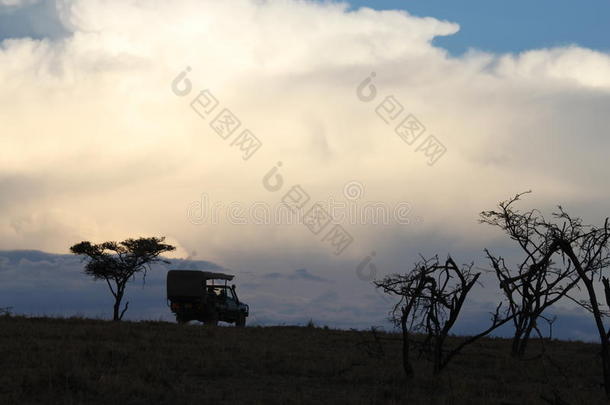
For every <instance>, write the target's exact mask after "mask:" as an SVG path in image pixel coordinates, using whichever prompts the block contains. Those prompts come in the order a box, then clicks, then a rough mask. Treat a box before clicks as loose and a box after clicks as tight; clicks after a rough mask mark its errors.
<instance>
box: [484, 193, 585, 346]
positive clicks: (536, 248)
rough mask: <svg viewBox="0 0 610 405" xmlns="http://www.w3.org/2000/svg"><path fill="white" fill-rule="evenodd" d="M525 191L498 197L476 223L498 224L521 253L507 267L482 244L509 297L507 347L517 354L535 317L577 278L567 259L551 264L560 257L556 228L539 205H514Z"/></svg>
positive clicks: (567, 290) (535, 319)
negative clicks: (502, 198)
mask: <svg viewBox="0 0 610 405" xmlns="http://www.w3.org/2000/svg"><path fill="white" fill-rule="evenodd" d="M526 193H529V191H528V192H526ZM526 193H520V194H517V195H515V196H514V197H513V198H511V199H509V200H506V201H502V202H500V203H499V204H498V208H497V210H492V211H483V212H481V214H480V222H481V223H486V224H489V225H493V226H497V227H499V228H500V229H502V230H503V231H504V232H506V233H507V234H508V236H509V237H510V239H512V240H513V241H515V242H516V243H517V244H518V246H519V248H520V249H521V251H522V252H523V253H524V258H523V259H522V260H521V262H520V263H519V264H517V265H516V266H514V267H509V266H507V264H506V262H505V260H504V258H502V257H501V256H494V255H493V254H492V253H491V252H490V251H489V250H488V249H485V252H486V254H487V258H488V259H489V261H490V262H491V265H492V267H493V269H494V271H495V274H496V277H497V278H498V281H499V282H500V288H501V289H502V291H503V292H504V295H505V297H506V299H507V301H508V311H509V313H511V314H514V315H515V316H514V318H513V324H514V327H515V331H514V334H513V338H512V345H511V352H512V355H513V356H518V357H522V356H523V355H524V354H525V350H526V347H527V344H528V342H529V339H530V337H531V335H532V333H533V331H534V330H536V329H537V322H538V320H539V319H540V318H544V315H543V313H544V311H546V310H547V309H548V308H549V307H550V306H551V305H553V304H554V303H555V302H557V301H558V300H560V299H561V298H562V297H564V296H565V295H566V294H567V293H568V292H569V291H570V290H571V289H572V288H573V287H574V286H575V285H576V284H577V283H578V281H579V279H578V275H577V274H576V272H575V271H574V267H573V266H572V265H571V263H570V262H569V261H568V262H566V261H563V262H562V263H560V264H559V265H556V263H554V262H553V260H552V258H553V256H560V247H559V243H558V241H557V240H556V237H555V235H557V233H558V232H560V228H559V227H558V226H557V225H556V224H554V223H553V222H551V221H547V220H546V219H545V218H544V217H543V216H542V214H540V212H539V211H538V210H530V211H526V212H520V211H519V210H517V209H515V207H514V205H515V203H516V202H517V201H519V200H520V198H521V196H523V195H524V194H526Z"/></svg>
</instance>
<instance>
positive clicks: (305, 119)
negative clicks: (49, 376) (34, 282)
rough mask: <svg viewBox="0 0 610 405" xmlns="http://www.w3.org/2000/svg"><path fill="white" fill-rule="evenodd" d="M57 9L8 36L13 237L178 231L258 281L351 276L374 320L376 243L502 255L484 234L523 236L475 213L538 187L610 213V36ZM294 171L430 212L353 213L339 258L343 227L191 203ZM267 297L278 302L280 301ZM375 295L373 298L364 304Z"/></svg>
mask: <svg viewBox="0 0 610 405" xmlns="http://www.w3.org/2000/svg"><path fill="white" fill-rule="evenodd" d="M5 3H6V1H5ZM53 9H54V11H53V13H54V16H51V13H46V14H45V15H47V16H48V18H49V21H51V20H53V21H55V22H56V23H57V24H60V28H61V30H55V29H53V30H47V31H46V32H47V33H50V32H54V33H55V34H48V35H43V36H40V34H39V36H38V37H37V36H36V35H29V33H28V35H25V34H24V35H18V34H19V32H18V31H13V32H6V33H3V34H2V37H3V38H6V39H4V40H3V41H2V42H1V44H0V85H1V86H2V89H3V90H2V92H1V93H0V126H1V127H2V128H3V136H2V137H1V138H0V173H2V175H1V177H0V195H1V196H2V197H1V200H0V208H1V209H2V215H1V216H0V248H2V249H30V248H36V249H42V250H46V251H51V252H57V253H66V252H67V249H68V247H69V246H70V245H71V244H73V243H75V242H78V241H80V240H93V241H104V240H121V239H124V238H127V237H132V236H138V235H166V236H168V240H169V241H170V243H174V244H176V245H177V246H178V247H179V250H178V252H177V254H176V255H177V256H182V257H184V256H186V255H188V254H190V252H193V251H196V252H197V257H198V258H205V259H206V260H209V261H210V262H218V263H223V265H225V266H226V267H227V268H230V269H236V271H239V272H246V271H248V272H250V273H251V274H252V275H253V276H252V279H251V280H247V281H245V282H250V283H251V285H260V283H262V281H261V276H262V275H264V274H267V273H271V274H273V273H278V274H280V275H282V277H279V278H278V280H279V281H278V282H277V285H276V286H275V287H274V288H284V289H286V291H290V292H291V293H292V295H295V297H291V298H290V299H291V300H292V301H290V302H292V304H291V305H294V308H298V305H301V304H303V303H305V304H303V305H307V303H309V302H311V299H313V298H314V297H315V296H317V295H319V294H322V293H323V291H321V290H320V288H321V287H322V284H323V283H317V284H320V286H318V288H317V289H315V290H313V289H312V291H305V292H301V291H296V289H297V287H295V285H291V282H292V281H297V280H303V281H305V280H311V279H312V277H313V278H316V277H318V278H321V279H328V280H336V281H337V283H338V284H337V285H340V286H341V289H342V291H338V294H339V296H340V302H341V305H342V306H341V308H352V307H351V305H352V304H354V303H355V304H354V305H355V307H356V308H357V309H355V310H354V311H355V312H351V313H341V314H336V315H335V316H336V319H339V318H340V317H342V316H345V317H346V318H345V319H357V318H358V316H359V315H361V314H362V313H368V312H367V311H374V310H379V311H380V314H382V315H381V316H383V314H384V311H385V309H384V308H385V307H384V304H383V302H382V301H374V300H375V298H374V297H376V295H375V293H374V292H372V291H373V290H372V288H371V286H370V284H369V283H367V282H363V281H362V280H360V279H359V278H358V276H357V274H356V272H355V269H356V267H357V266H358V265H359V263H361V262H362V261H363V259H364V258H365V257H367V256H370V255H371V252H373V251H374V252H376V256H374V263H375V266H376V268H377V269H378V274H384V273H388V272H392V271H398V270H401V269H405V268H406V267H407V266H408V265H410V264H411V263H412V262H413V261H414V260H416V258H417V253H419V252H422V253H426V254H432V253H439V254H441V255H444V254H445V253H447V252H450V253H453V254H455V255H456V256H458V257H460V259H461V260H463V261H464V262H469V261H472V260H476V261H479V263H478V264H479V265H484V262H483V263H481V256H482V255H481V251H482V248H483V247H489V246H490V245H492V246H491V247H493V246H496V245H502V241H503V240H504V239H503V236H502V235H501V234H499V233H496V232H494V231H493V230H492V229H488V228H487V227H484V226H482V225H476V224H475V221H476V218H477V213H478V212H480V211H482V210H484V209H490V208H491V207H493V206H494V205H495V204H496V202H497V201H499V200H501V199H504V198H507V197H509V196H511V195H513V194H514V193H516V192H520V191H524V190H528V189H533V190H534V191H535V193H534V194H533V195H532V197H531V198H528V200H527V201H526V202H525V204H526V205H527V206H528V207H533V206H535V207H539V208H541V209H542V210H543V211H545V212H548V211H550V210H552V208H553V206H554V205H555V204H557V203H562V204H563V205H564V206H565V207H566V208H567V209H568V210H569V211H570V212H571V213H574V214H576V215H583V216H585V220H586V222H598V221H599V220H600V219H601V217H602V216H603V215H604V214H605V212H604V211H605V210H606V209H607V206H608V204H607V203H608V200H609V193H610V191H609V190H610V187H608V186H609V185H610V183H609V181H610V180H608V178H607V176H606V175H605V173H607V168H606V163H605V162H606V154H607V152H606V151H607V150H608V147H609V146H610V145H609V142H610V141H609V138H608V137H607V136H606V135H607V128H608V127H610V125H609V124H610V118H609V116H608V114H607V113H606V112H607V111H608V108H609V107H610V82H609V81H608V78H609V77H610V62H609V60H610V59H609V58H610V56H609V55H608V54H606V53H602V52H597V51H592V50H589V49H584V48H579V47H577V46H567V47H559V48H553V49H537V50H531V51H528V52H524V53H521V54H515V55H513V54H508V55H496V54H490V53H484V52H479V51H476V50H474V51H471V52H470V53H467V54H465V55H464V56H461V57H458V58H453V57H450V56H449V55H448V54H447V52H445V50H443V49H441V48H438V47H436V46H435V45H434V44H433V40H434V38H436V37H438V36H443V35H452V34H455V33H456V32H457V31H458V30H459V26H458V25H457V24H455V23H452V22H447V21H441V20H439V19H436V18H432V17H426V18H422V17H415V16H413V15H410V14H409V13H407V12H403V11H375V10H371V9H367V8H362V9H357V10H352V9H350V8H349V7H348V5H347V4H336V3H316V2H304V1H266V2H258V1H246V0H236V1H231V2H214V1H195V0H184V1H180V2H169V1H167V2H164V1H158V2H140V1H135V0H131V1H118V0H106V1H90V0H87V1H85V0H76V1H71V2H67V1H65V2H64V1H57V2H55V4H54V7H53ZM49 24H50V23H49ZM0 25H1V24H0ZM60 31H61V32H62V33H63V34H61V35H60V34H57V32H60ZM187 66H189V67H190V68H191V70H190V72H189V74H188V80H190V83H191V85H192V89H191V93H189V95H188V96H184V97H180V96H177V95H176V94H174V93H173V92H172V90H171V89H172V88H171V83H172V81H173V80H174V79H175V78H176V77H177V76H178V75H179V74H180V72H182V71H183V70H184V69H186V67H187ZM372 72H374V73H375V77H374V78H373V82H372V83H373V85H374V86H375V88H376V89H377V96H376V98H375V100H373V101H371V102H363V101H361V100H360V99H359V98H358V97H357V93H356V92H357V87H358V86H359V85H360V84H361V83H362V82H363V80H365V79H366V78H367V77H369V76H370V75H371V73H372ZM204 89H208V90H210V91H211V92H212V94H213V95H214V96H215V97H216V98H217V99H218V100H219V102H220V106H219V107H218V108H219V109H220V108H228V109H230V110H231V111H232V112H233V113H234V114H235V115H236V116H237V117H238V118H239V120H240V121H241V123H242V127H241V128H242V129H243V128H248V129H249V130H250V131H252V133H253V134H255V135H256V136H257V137H258V138H259V139H260V140H261V141H262V143H263V147H262V148H261V149H260V150H259V151H258V152H257V153H256V155H254V156H253V157H252V158H251V159H250V160H247V161H244V160H243V158H242V154H241V152H240V151H239V150H238V149H237V148H236V145H235V144H232V142H233V140H234V138H235V136H236V135H235V136H234V137H233V138H231V139H229V140H226V141H225V140H223V139H222V138H221V137H220V136H218V134H216V132H214V130H213V129H211V128H210V120H211V119H213V117H209V118H208V119H203V118H201V117H200V116H199V115H197V114H196V113H195V112H194V111H193V109H192V108H191V105H190V103H191V102H192V101H193V99H194V98H195V97H196V96H197V95H198V94H199V92H200V91H202V90H204ZM387 96H394V98H395V100H396V101H398V102H399V103H400V104H401V105H402V108H403V112H402V115H400V118H399V119H402V117H405V116H406V115H407V114H413V115H414V116H415V117H416V118H417V119H418V120H419V121H421V123H422V124H423V125H424V126H425V128H426V132H425V134H424V135H423V137H422V138H421V139H424V138H425V137H426V136H428V135H430V134H433V135H435V136H436V137H437V138H438V139H439V140H440V141H441V142H442V143H443V144H444V145H445V146H446V148H447V152H446V154H445V155H443V157H442V158H441V159H440V160H439V161H438V162H437V163H436V164H435V165H434V166H429V165H428V164H427V158H426V156H425V155H424V153H423V152H422V151H421V150H419V151H418V150H417V144H414V145H408V144H407V143H405V142H404V141H403V140H402V139H401V138H400V137H399V136H397V135H396V133H395V132H394V128H395V126H396V125H397V121H394V122H392V123H386V122H384V120H383V119H382V118H381V117H380V116H379V115H378V113H379V112H380V111H381V110H379V109H378V106H379V105H380V103H381V102H382V101H383V100H384V99H385V97H387ZM240 130H241V129H240ZM278 162H282V166H281V169H280V174H281V175H282V176H283V179H284V187H283V188H282V190H281V191H277V192H270V191H268V190H267V189H265V188H264V187H263V186H262V180H263V177H264V176H265V174H266V173H268V172H269V170H270V169H271V168H272V167H274V166H275V165H276V164H277V163H278ZM352 181H358V182H360V183H362V184H364V185H365V186H366V187H365V189H364V194H362V195H361V196H360V199H357V200H352V199H349V198H348V197H346V196H345V195H344V194H343V189H344V186H345V185H346V184H347V183H349V182H352ZM295 185H299V186H301V187H302V188H303V189H304V190H306V191H307V192H308V193H309V195H310V197H311V199H310V204H311V203H313V202H314V201H316V200H324V201H328V200H329V199H333V200H334V201H336V202H338V203H341V204H344V205H345V206H346V207H352V206H353V205H357V204H364V203H366V202H383V203H385V204H387V205H389V206H396V204H398V203H400V202H408V203H409V206H410V207H411V211H410V213H409V218H410V222H409V224H390V225H372V224H350V223H345V224H343V225H344V226H345V228H346V229H347V230H348V231H349V232H350V234H351V235H352V236H353V238H354V242H353V243H352V245H351V246H350V247H349V249H347V250H346V251H345V252H344V253H343V254H342V255H341V256H339V257H337V256H335V255H333V254H332V248H331V247H330V246H329V245H328V243H327V241H323V239H324V234H315V235H314V234H313V233H312V232H310V231H309V230H308V229H307V228H306V227H305V226H303V225H300V224H293V225H286V224H268V225H258V224H255V223H246V224H242V225H237V224H234V223H233V224H232V223H229V222H228V221H227V217H226V215H225V214H226V213H223V215H220V216H219V217H218V218H215V219H212V217H210V218H208V219H207V221H205V222H203V223H195V222H194V221H193V220H192V219H193V218H191V217H189V216H188V215H187V213H188V209H189V207H191V206H192V204H193V203H196V202H197V201H198V200H199V199H200V198H201V195H202V193H207V194H208V195H210V196H211V198H213V199H214V200H215V201H222V202H224V203H225V206H226V205H229V204H236V205H241V206H247V205H251V204H253V203H255V202H261V203H268V204H271V205H273V204H277V203H279V202H280V201H281V199H282V197H283V196H284V195H285V194H286V192H287V191H288V190H289V189H290V188H291V187H292V186H295ZM237 208H239V207H237ZM237 211H239V210H237ZM502 247H504V248H506V245H502ZM286 269H302V273H289V272H288V273H287V270H286ZM305 269H307V270H305ZM314 274H315V275H314ZM322 275H323V276H322ZM290 277H294V279H290ZM24 280H26V281H28V280H29V281H31V279H28V278H26V279H24ZM26 281H24V282H23V283H24V284H23V285H25V284H26ZM29 281H28V282H29ZM263 281H264V279H263ZM318 281H323V280H318ZM274 283H275V282H274ZM263 284H264V283H263ZM293 284H294V283H293ZM309 284H313V283H309ZM337 289H338V287H337ZM274 291H275V292H276V293H277V291H278V290H274ZM255 293H256V294H259V292H258V291H255V292H253V293H252V294H250V293H249V292H247V295H249V297H250V298H253V299H260V300H261V302H263V301H265V300H267V301H266V302H268V303H269V307H268V308H272V305H271V304H273V303H277V302H279V301H277V302H276V301H275V298H273V297H272V295H273V294H272V292H260V295H258V296H256V295H255ZM301 294H304V295H303V296H301ZM480 294H482V295H483V294H484V293H483V292H481V293H480ZM365 299H366V300H368V301H366V302H367V303H370V304H371V305H375V306H374V307H371V308H373V309H371V308H366V307H362V306H359V305H360V302H363V300H365ZM492 299H493V298H492ZM280 301H281V300H280ZM363 305H364V304H363ZM326 309H327V308H325V309H324V311H322V313H323V314H325V313H326V314H327V313H329V312H327V311H326ZM265 311H268V312H263V313H261V317H263V318H265V317H267V319H271V318H272V317H273V316H275V315H276V313H275V312H274V310H273V309H268V310H267V309H266V310H265ZM295 311H296V309H295ZM346 311H347V310H346ZM295 316H296V315H295Z"/></svg>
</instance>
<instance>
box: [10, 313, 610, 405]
mask: <svg viewBox="0 0 610 405" xmlns="http://www.w3.org/2000/svg"><path fill="white" fill-rule="evenodd" d="M378 337H379V340H378V342H379V344H378V343H376V340H375V339H374V337H373V334H372V333H371V332H370V331H343V330H333V329H328V328H322V327H315V326H312V325H310V326H309V327H291V326H282V327H246V328H234V327H204V326H201V325H198V324H196V325H177V324H173V323H167V322H120V323H115V322H109V321H101V320H90V319H82V318H70V319H57V318H26V317H15V316H13V317H9V316H5V317H0V351H1V353H0V355H1V356H0V359H1V360H0V361H1V362H2V365H1V370H2V371H1V372H0V404H43V403H44V404H92V405H93V404H105V405H107V404H121V405H128V404H147V405H148V404H193V403H200V404H217V403H235V404H237V403H252V404H287V403H296V404H300V403H333V404H335V403H349V404H358V403H367V404H368V403H383V404H394V403H395V404H399V403H400V404H403V403H408V404H537V403H545V402H544V401H543V400H542V399H541V396H546V397H549V398H551V397H553V395H554V393H558V395H559V396H560V397H561V399H562V400H564V401H566V403H568V404H587V405H591V404H603V403H606V402H605V401H604V396H603V391H602V389H601V387H600V385H599V384H600V382H601V375H600V373H601V365H600V361H599V359H598V357H597V352H598V347H597V346H596V345H594V344H589V343H582V342H563V341H546V342H545V343H544V347H545V348H546V355H543V356H535V355H536V354H538V353H540V351H541V348H542V346H541V342H533V343H532V346H531V348H530V349H531V351H530V355H531V357H533V358H529V359H526V360H517V359H513V358H511V357H510V356H509V341H507V340H505V339H485V340H482V341H480V342H479V343H476V344H475V345H473V346H471V347H469V348H468V349H467V350H465V351H464V353H463V354H462V355H460V356H459V357H457V358H455V360H454V363H453V364H451V365H450V366H449V367H448V369H446V370H445V371H444V372H443V374H442V375H441V376H437V377H434V376H432V375H431V373H430V371H431V368H430V365H429V363H427V361H425V360H424V359H416V360H415V364H414V365H415V370H416V373H417V375H416V377H415V378H414V379H413V380H411V381H406V380H405V378H404V375H403V371H402V368H401V357H400V353H401V342H400V336H399V335H396V334H391V333H381V334H379V335H378ZM459 339H460V338H458V337H456V338H453V342H456V341H458V340H459ZM415 354H416V353H414V355H415Z"/></svg>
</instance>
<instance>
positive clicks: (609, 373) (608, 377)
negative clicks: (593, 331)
mask: <svg viewBox="0 0 610 405" xmlns="http://www.w3.org/2000/svg"><path fill="white" fill-rule="evenodd" d="M600 355H601V357H602V370H603V372H604V391H605V392H606V398H607V399H610V353H609V352H608V341H607V340H606V341H605V342H602V349H601V353H600Z"/></svg>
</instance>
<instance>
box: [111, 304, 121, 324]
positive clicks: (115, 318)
mask: <svg viewBox="0 0 610 405" xmlns="http://www.w3.org/2000/svg"><path fill="white" fill-rule="evenodd" d="M120 315H121V299H120V298H116V299H115V300H114V307H113V312H112V320H113V321H115V322H116V321H120V320H121V318H120Z"/></svg>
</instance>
